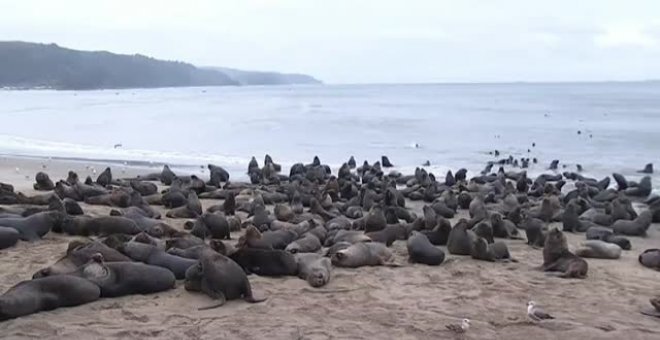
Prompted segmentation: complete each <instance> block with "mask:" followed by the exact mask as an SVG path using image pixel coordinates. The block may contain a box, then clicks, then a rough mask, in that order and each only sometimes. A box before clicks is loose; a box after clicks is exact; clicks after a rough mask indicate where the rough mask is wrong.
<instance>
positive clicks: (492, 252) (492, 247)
mask: <svg viewBox="0 0 660 340" xmlns="http://www.w3.org/2000/svg"><path fill="white" fill-rule="evenodd" d="M471 256H472V258H473V259H475V260H482V261H489V262H495V261H498V260H505V259H509V260H510V259H511V254H510V253H509V248H507V246H506V243H504V242H495V243H488V241H487V240H486V239H485V238H483V237H477V238H476V239H475V240H474V241H473V242H472V254H471Z"/></svg>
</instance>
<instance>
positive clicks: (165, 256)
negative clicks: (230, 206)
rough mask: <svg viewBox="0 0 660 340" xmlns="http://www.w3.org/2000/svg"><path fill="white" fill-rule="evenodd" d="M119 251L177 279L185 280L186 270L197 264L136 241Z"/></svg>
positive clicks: (125, 245)
mask: <svg viewBox="0 0 660 340" xmlns="http://www.w3.org/2000/svg"><path fill="white" fill-rule="evenodd" d="M118 250H119V251H121V252H122V253H124V254H126V255H127V256H128V257H130V258H132V259H133V260H135V261H140V262H143V263H146V264H150V265H153V266H158V267H162V268H166V269H168V270H169V271H171V272H172V273H173V274H174V276H175V277H176V278H177V279H183V278H184V277H185V276H186V270H188V268H189V267H190V266H192V265H194V264H195V263H196V262H197V261H195V260H192V259H187V258H184V257H180V256H176V255H172V254H169V253H166V252H165V251H164V250H162V249H159V248H158V247H156V246H153V245H150V244H144V243H140V242H135V241H132V242H126V243H124V244H123V245H122V246H120V247H119V249H118Z"/></svg>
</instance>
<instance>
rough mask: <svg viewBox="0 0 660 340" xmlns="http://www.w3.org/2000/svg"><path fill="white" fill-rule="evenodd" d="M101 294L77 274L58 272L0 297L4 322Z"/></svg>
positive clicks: (19, 286)
mask: <svg viewBox="0 0 660 340" xmlns="http://www.w3.org/2000/svg"><path fill="white" fill-rule="evenodd" d="M100 297H101V291H100V289H99V287H98V286H97V285H96V284H94V283H92V282H90V281H88V280H85V279H83V278H80V277H76V276H70V275H57V276H50V277H44V278H39V279H34V280H29V281H22V282H20V283H18V284H17V285H15V286H13V287H11V288H9V290H7V291H6V292H5V293H4V294H2V296H0V321H4V320H8V319H12V318H17V317H20V316H24V315H29V314H33V313H38V312H41V311H47V310H53V309H56V308H59V307H72V306H78V305H82V304H85V303H89V302H92V301H96V300H98V299H99V298H100Z"/></svg>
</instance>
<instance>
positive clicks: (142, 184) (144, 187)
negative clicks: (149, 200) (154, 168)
mask: <svg viewBox="0 0 660 340" xmlns="http://www.w3.org/2000/svg"><path fill="white" fill-rule="evenodd" d="M130 185H131V188H133V190H135V191H137V192H138V193H140V195H141V196H150V195H154V194H157V193H158V186H157V185H156V184H154V183H151V182H146V181H130Z"/></svg>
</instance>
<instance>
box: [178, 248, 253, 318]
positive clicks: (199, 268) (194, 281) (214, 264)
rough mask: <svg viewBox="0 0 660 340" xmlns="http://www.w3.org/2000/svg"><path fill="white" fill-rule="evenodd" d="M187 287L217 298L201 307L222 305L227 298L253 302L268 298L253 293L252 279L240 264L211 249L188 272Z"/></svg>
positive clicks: (188, 289)
mask: <svg viewBox="0 0 660 340" xmlns="http://www.w3.org/2000/svg"><path fill="white" fill-rule="evenodd" d="M185 288H186V290H187V291H194V292H202V293H204V294H206V295H208V296H209V297H211V298H212V299H214V300H217V303H216V304H214V305H212V306H208V307H202V308H200V309H210V308H216V307H220V306H222V305H223V304H225V302H226V301H227V300H235V299H239V298H243V299H244V300H245V301H247V302H251V303H257V302H262V301H265V300H266V299H265V298H264V299H259V298H255V297H254V296H253V295H252V287H251V286H250V281H249V280H248V278H247V276H246V275H245V273H244V272H243V269H241V267H240V266H239V265H238V264H236V263H235V262H234V261H232V260H231V259H229V258H227V257H226V256H224V255H221V254H217V253H213V252H209V251H206V252H204V253H202V256H201V257H200V260H199V263H198V264H196V265H194V266H192V267H190V268H189V269H188V271H187V272H186V281H185Z"/></svg>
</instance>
